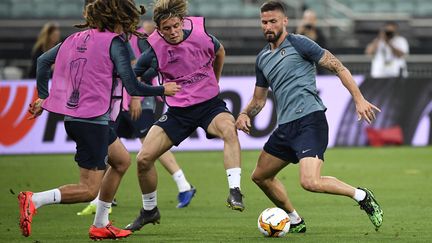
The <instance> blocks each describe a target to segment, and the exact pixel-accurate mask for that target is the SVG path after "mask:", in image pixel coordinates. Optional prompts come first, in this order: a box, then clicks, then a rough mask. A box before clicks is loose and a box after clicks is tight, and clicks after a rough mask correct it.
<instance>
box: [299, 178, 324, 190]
mask: <svg viewBox="0 0 432 243" xmlns="http://www.w3.org/2000/svg"><path fill="white" fill-rule="evenodd" d="M300 185H301V187H303V189H305V190H307V191H310V192H320V191H321V185H320V183H319V180H317V179H314V178H301V179H300Z"/></svg>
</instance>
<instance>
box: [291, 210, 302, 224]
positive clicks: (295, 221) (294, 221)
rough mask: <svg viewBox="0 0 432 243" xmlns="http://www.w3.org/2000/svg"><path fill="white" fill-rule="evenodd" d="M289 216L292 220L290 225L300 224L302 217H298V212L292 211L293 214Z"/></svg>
mask: <svg viewBox="0 0 432 243" xmlns="http://www.w3.org/2000/svg"><path fill="white" fill-rule="evenodd" d="M288 216H289V218H290V224H298V223H300V221H301V218H300V216H299V215H298V213H297V211H295V210H294V211H292V212H291V213H288Z"/></svg>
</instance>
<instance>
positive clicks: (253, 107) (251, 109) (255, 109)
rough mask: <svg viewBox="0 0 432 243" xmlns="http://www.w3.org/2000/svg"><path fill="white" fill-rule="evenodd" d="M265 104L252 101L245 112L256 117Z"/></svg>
mask: <svg viewBox="0 0 432 243" xmlns="http://www.w3.org/2000/svg"><path fill="white" fill-rule="evenodd" d="M263 107H264V104H259V103H258V102H254V101H251V103H250V104H249V105H248V106H247V108H246V110H245V111H244V112H243V113H245V114H246V115H248V116H249V117H254V116H256V115H258V113H259V112H260V111H261V110H262V108H263Z"/></svg>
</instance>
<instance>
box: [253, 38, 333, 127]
mask: <svg viewBox="0 0 432 243" xmlns="http://www.w3.org/2000/svg"><path fill="white" fill-rule="evenodd" d="M323 55H324V49H323V48H321V47H320V46H319V45H318V44H316V43H315V42H313V41H312V40H310V39H308V38H307V37H305V36H302V35H296V34H288V36H287V37H286V39H285V40H284V42H282V44H281V45H280V46H279V47H278V48H276V49H275V50H273V51H272V50H271V47H270V44H269V45H267V46H266V47H264V49H263V50H262V51H261V52H260V53H259V54H258V56H257V59H256V63H255V71H256V84H255V85H256V86H258V87H263V88H268V87H271V89H272V91H273V94H274V97H275V103H276V113H277V120H278V124H279V125H281V124H284V123H287V122H290V121H294V120H297V119H299V118H301V117H303V116H305V115H307V114H310V113H312V112H314V111H319V110H324V111H325V110H326V107H325V106H324V104H323V102H322V101H321V98H320V97H319V96H318V92H317V88H316V80H315V74H316V73H315V72H316V69H315V63H318V61H319V60H320V59H321V57H322V56H323Z"/></svg>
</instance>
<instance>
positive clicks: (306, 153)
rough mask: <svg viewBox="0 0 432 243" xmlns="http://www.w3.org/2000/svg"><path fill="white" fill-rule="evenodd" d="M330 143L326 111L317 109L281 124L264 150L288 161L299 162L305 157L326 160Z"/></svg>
mask: <svg viewBox="0 0 432 243" xmlns="http://www.w3.org/2000/svg"><path fill="white" fill-rule="evenodd" d="M327 144H328V124H327V119H326V116H325V113H324V111H315V112H312V113H310V114H308V115H306V116H304V117H302V118H299V119H297V120H294V121H291V122H288V123H285V124H282V125H279V126H278V128H277V129H276V130H275V131H274V132H273V133H272V135H271V136H270V138H269V139H268V141H267V143H266V144H265V145H264V148H263V149H264V151H265V152H267V153H269V154H271V155H273V156H275V157H277V158H279V159H281V160H284V161H286V162H291V163H298V162H299V161H300V160H301V159H302V158H305V157H316V156H318V158H320V159H321V160H323V161H324V152H325V151H326V149H327Z"/></svg>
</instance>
